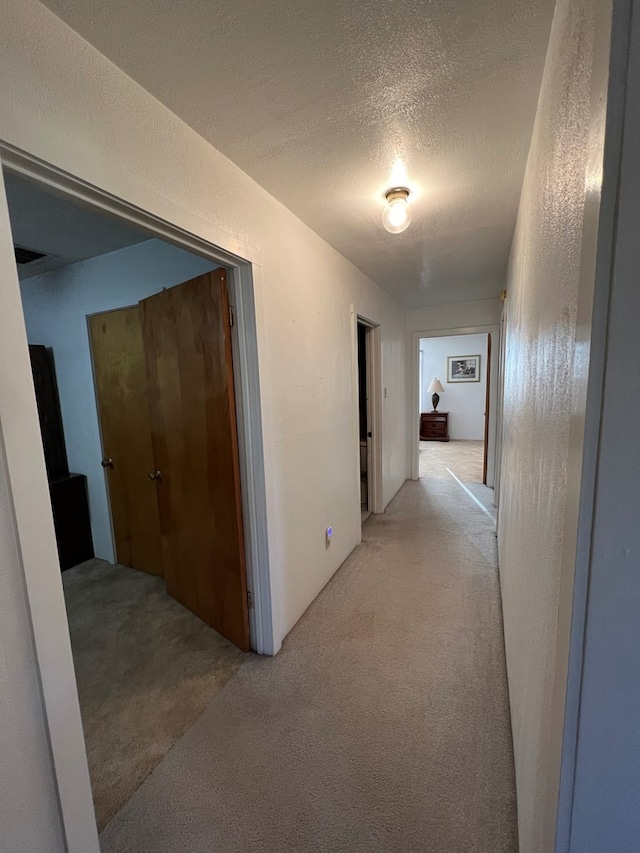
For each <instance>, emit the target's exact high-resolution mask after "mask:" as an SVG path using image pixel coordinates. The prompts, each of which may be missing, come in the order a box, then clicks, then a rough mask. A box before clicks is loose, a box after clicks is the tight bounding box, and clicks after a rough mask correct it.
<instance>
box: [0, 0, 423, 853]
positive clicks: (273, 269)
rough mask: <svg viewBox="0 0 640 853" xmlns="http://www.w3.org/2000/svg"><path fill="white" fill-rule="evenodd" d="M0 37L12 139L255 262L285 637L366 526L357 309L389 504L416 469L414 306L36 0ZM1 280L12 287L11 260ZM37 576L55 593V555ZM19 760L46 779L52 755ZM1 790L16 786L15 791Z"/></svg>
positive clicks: (11, 311)
mask: <svg viewBox="0 0 640 853" xmlns="http://www.w3.org/2000/svg"><path fill="white" fill-rule="evenodd" d="M0 33H1V34H2V36H1V37H2V45H1V50H0V72H1V76H2V81H3V84H2V86H1V87H0V137H1V138H2V140H4V141H5V142H7V143H10V144H11V145H13V146H15V147H16V148H18V149H20V150H23V151H27V152H29V153H30V154H32V155H34V156H35V157H38V158H40V159H42V160H44V161H46V162H52V163H54V164H55V165H56V166H57V167H59V168H60V169H62V170H63V171H66V172H69V173H71V174H74V175H77V176H79V177H80V178H82V179H83V180H85V181H87V182H88V183H89V184H93V185H97V186H99V187H101V188H103V189H105V190H107V191H108V192H109V193H111V194H113V195H114V196H116V197H119V198H124V199H126V200H127V201H129V202H130V203H132V204H134V205H136V206H137V207H139V208H141V209H143V210H148V211H150V212H152V213H153V214H154V215H156V216H158V217H159V218H160V219H163V220H166V221H169V222H171V223H174V224H176V225H178V226H179V227H181V228H183V229H185V230H186V231H189V232H193V233H196V234H197V235H199V236H201V237H202V238H204V239H207V240H210V241H212V242H214V243H216V244H218V245H222V247H223V248H225V249H228V250H229V251H232V252H235V253H237V254H240V255H241V256H245V257H246V256H247V254H249V255H250V256H251V257H252V259H253V260H254V261H255V269H254V282H255V288H256V311H257V323H258V348H259V349H258V354H259V366H260V379H261V396H262V402H263V413H262V414H263V426H264V432H265V442H266V446H265V454H266V457H267V463H266V470H267V497H268V506H267V512H268V530H269V533H270V537H271V538H270V542H269V548H270V559H271V565H272V570H273V572H274V576H275V578H276V580H277V581H278V584H277V587H276V591H277V600H275V601H274V606H275V616H276V633H277V638H279V637H283V636H284V635H285V634H286V633H287V632H288V631H289V630H290V628H291V627H292V626H293V625H294V624H295V622H296V620H297V619H298V618H299V617H300V615H301V614H302V613H303V612H304V610H305V608H306V607H307V606H308V605H309V603H310V602H311V601H312V600H313V598H314V597H315V596H316V595H317V594H318V592H319V591H320V590H321V589H322V587H323V586H324V585H325V584H326V583H327V581H328V580H329V579H330V577H331V576H332V575H333V573H334V572H335V571H336V569H337V568H338V567H339V565H340V564H341V563H342V562H343V560H344V559H345V558H346V556H347V555H348V554H349V552H350V551H351V550H352V549H353V548H354V547H355V546H356V545H357V544H358V543H359V541H360V537H361V525H360V504H359V500H360V499H359V482H358V446H357V440H356V436H357V431H356V422H355V418H356V411H357V410H356V407H355V406H354V404H353V395H354V393H355V388H354V379H355V371H354V369H353V360H354V355H355V352H354V346H353V344H354V330H353V323H352V314H351V310H352V306H353V308H354V309H355V311H356V312H357V313H358V314H360V315H362V316H365V317H367V318H369V319H370V320H372V321H373V322H376V323H379V324H380V329H381V347H382V384H383V386H384V387H386V388H387V389H388V396H387V397H386V398H385V399H384V400H383V430H382V432H383V439H382V440H383V459H384V466H383V472H382V473H383V481H384V482H383V492H384V500H385V503H386V502H388V501H389V500H390V499H391V498H392V496H393V495H394V494H395V492H396V491H397V489H398V488H399V487H400V486H401V485H402V483H403V482H404V480H405V479H406V477H407V473H408V471H407V467H408V466H407V443H406V442H407V421H406V411H407V405H406V324H405V311H404V310H402V309H401V308H400V307H399V306H398V305H397V303H395V302H394V300H393V299H392V298H391V297H390V296H389V295H388V294H386V293H385V292H383V291H382V290H380V289H379V288H378V287H377V286H376V285H374V284H373V283H372V282H371V281H370V280H369V279H368V278H367V277H366V276H364V275H363V274H362V273H361V272H359V271H358V270H357V269H356V268H355V267H354V266H353V265H352V264H350V263H348V262H347V261H346V260H345V259H344V258H343V257H342V256H341V255H339V254H338V253H337V252H336V251H334V250H333V249H332V248H330V247H329V246H328V245H327V244H326V243H325V242H324V241H323V240H321V239H320V238H319V237H318V236H317V235H316V234H314V233H313V232H312V231H311V230H310V229H309V228H308V227H307V226H305V225H304V224H303V223H302V222H300V221H299V220H298V219H297V218H296V217H295V216H293V215H292V214H291V213H290V212H289V211H287V210H286V208H284V207H283V206H282V205H281V204H279V203H278V202H277V201H275V200H274V199H273V198H272V197H271V196H270V195H269V194H268V193H266V192H265V191H264V190H262V189H261V188H260V187H259V186H258V185H257V184H256V183H255V182H254V181H252V180H251V179H250V178H249V177H248V176H247V175H245V174H244V173H243V172H241V171H240V170H239V169H238V168H237V167H236V166H234V165H233V164H232V163H231V162H230V161H229V160H227V159H226V158H225V157H223V156H222V155H221V154H220V153H219V152H217V151H216V150H215V149H214V148H212V147H211V146H210V145H209V144H207V143H206V142H205V141H204V140H203V139H202V138H201V137H199V136H198V135H197V134H196V133H195V132H194V131H192V130H191V129H190V128H189V127H187V125H185V124H184V123H183V122H182V121H180V120H179V119H178V118H176V117H175V116H174V115H172V114H171V113H170V112H169V111H168V110H167V109H166V108H165V107H163V106H162V105H161V104H160V103H159V102H158V101H156V100H155V99H154V98H152V97H151V96H150V95H149V94H148V93H147V92H145V91H144V90H143V89H142V88H141V87H140V86H138V85H137V84H136V83H134V82H133V81H132V80H131V79H129V78H128V77H127V76H126V75H125V74H123V73H122V72H121V71H120V70H119V69H118V68H117V67H116V66H115V65H113V64H112V63H110V62H109V61H107V60H106V59H105V58H104V57H103V56H102V55H101V54H100V53H99V52H98V51H96V50H95V49H93V48H92V47H91V46H90V45H88V44H87V43H86V42H84V41H83V40H82V39H81V38H80V37H79V36H78V35H77V34H75V33H74V32H73V31H71V30H70V29H69V28H68V27H66V26H65V25H64V24H63V23H62V22H61V21H60V20H59V19H57V18H56V17H55V15H53V14H52V13H51V12H50V11H49V10H48V9H46V8H45V7H44V6H42V5H41V4H39V3H37V2H36V0H7V2H5V3H3V4H2V6H1V7H0ZM0 203H1V201H0ZM0 227H1V222H0ZM3 257H4V263H5V265H6V264H9V254H8V253H7V255H6V256H3ZM14 277H15V276H14ZM4 281H5V287H6V288H7V295H8V296H9V297H10V295H11V292H10V286H11V284H10V276H9V272H8V271H7V276H6V279H5V280H4ZM17 286H18V285H17V279H16V280H15V287H16V288H17ZM4 305H5V302H4V294H3V312H2V313H1V314H0V338H1V337H2V335H4V334H5V329H6V328H10V329H11V328H16V327H18V326H19V325H20V324H21V323H22V319H21V316H20V313H19V311H18V310H17V309H16V308H15V301H12V300H11V299H10V298H8V299H7V300H6V305H7V308H6V309H5V307H4ZM11 340H14V338H11ZM17 340H19V338H18V339H17ZM27 358H28V356H27V352H26V349H25V350H24V351H22V349H21V347H20V346H18V347H16V349H15V351H14V352H12V353H11V365H10V369H7V370H5V372H4V373H3V374H2V375H1V378H2V380H3V381H2V384H0V422H1V421H2V418H3V416H4V417H8V418H11V419H13V420H15V419H18V418H22V419H23V423H25V424H29V418H30V417H31V418H35V411H34V410H29V411H27V412H25V411H23V409H24V407H25V406H26V403H24V404H22V405H17V404H16V400H18V401H22V400H23V399H25V398H24V396H23V394H22V390H21V385H20V384H19V383H20V382H21V381H22V380H21V379H20V377H24V376H25V375H26V372H25V371H26V369H27ZM12 422H13V421H12ZM12 435H13V439H14V444H12V448H11V449H12V453H15V454H16V455H17V456H19V457H20V460H21V462H20V466H19V468H18V469H16V477H18V478H19V477H20V476H24V477H25V478H27V477H28V476H31V475H33V477H34V478H35V480H36V481H37V477H39V476H40V473H41V469H40V468H37V470H36V468H35V467H33V466H35V465H36V462H35V461H34V462H33V463H32V462H30V461H29V455H28V450H29V446H28V443H27V442H28V441H30V438H29V436H31V435H32V430H31V429H27V430H26V431H25V444H24V446H23V445H22V444H21V443H20V436H19V434H18V432H17V430H16V431H15V433H13V434H12ZM38 464H40V463H38ZM310 483H311V484H313V488H310V487H309V484H310ZM38 506H40V504H38ZM31 523H32V527H33V531H34V535H36V536H37V533H38V530H39V528H40V526H41V524H43V525H44V524H47V523H49V521H48V519H47V518H46V517H42V516H41V515H38V513H37V512H36V511H35V510H34V513H33V515H32V519H31ZM329 524H331V525H332V526H333V529H334V535H333V540H332V545H331V548H329V549H325V547H324V531H325V528H326V527H327V526H328V525H329ZM10 568H11V571H13V572H20V567H19V566H17V565H15V564H12V565H11V567H10ZM30 571H32V572H33V574H34V576H38V578H39V581H40V588H41V589H42V590H43V594H45V593H47V592H48V591H49V592H51V591H54V592H55V595H54V596H53V598H54V599H55V600H56V601H57V598H56V596H57V595H58V593H59V587H60V578H59V576H58V575H57V574H56V571H55V566H54V565H53V564H51V565H47V564H46V561H45V562H38V563H35V564H33V565H30ZM56 606H57V605H56ZM15 634H16V637H15V641H16V643H18V642H22V643H24V642H28V641H29V640H28V637H27V636H26V635H25V633H24V628H23V627H21V626H20V625H17V626H16V627H15ZM277 638H276V639H277ZM65 666H66V665H65ZM66 672H67V670H66V669H65V673H66ZM54 710H55V717H52V719H54V721H58V720H59V719H60V720H62V719H64V710H65V703H64V697H63V699H61V701H60V703H59V704H58V705H57V706H56V708H55V709H54ZM50 725H51V724H50ZM3 734H4V733H3ZM78 736H79V737H80V735H78ZM24 761H25V762H27V763H28V764H29V765H30V766H31V767H32V768H33V770H34V772H39V773H40V774H41V775H42V776H43V777H44V778H46V777H47V774H48V772H49V756H48V753H45V752H43V751H41V750H40V751H38V750H36V751H35V752H34V753H33V754H30V755H28V756H24ZM80 775H81V774H80ZM71 789H72V790H73V785H71ZM1 796H2V798H3V801H4V800H8V801H10V800H12V799H13V797H14V795H13V793H12V792H11V791H10V790H6V789H3V790H2V792H1ZM66 802H68V803H72V802H73V798H72V797H71V796H69V798H68V799H67V800H66ZM2 807H3V808H4V802H3V803H2ZM33 807H34V808H35V803H34V804H33ZM83 817H84V818H85V819H86V814H84V815H82V814H81V815H79V814H77V813H76V812H74V814H73V817H72V818H70V823H71V824H72V825H73V826H74V827H76V828H77V827H78V825H79V824H81V823H82V820H83ZM54 849H55V846H54V845H53V844H52V845H51V847H50V850H52V851H53V850H54ZM76 849H78V848H77V847H76ZM88 850H89V848H88V847H86V846H85V847H84V849H83V851H82V853H88Z"/></svg>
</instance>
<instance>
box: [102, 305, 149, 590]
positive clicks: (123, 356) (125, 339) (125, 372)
mask: <svg viewBox="0 0 640 853" xmlns="http://www.w3.org/2000/svg"><path fill="white" fill-rule="evenodd" d="M89 331H90V338H91V352H92V356H93V371H94V377H95V388H96V396H97V403H98V415H99V417H100V429H101V434H102V449H103V457H104V458H103V460H102V461H103V467H104V468H105V470H106V475H107V482H108V487H109V498H110V504H111V521H112V524H113V533H114V539H115V546H116V558H117V560H118V562H119V563H122V565H124V566H131V567H132V568H134V569H142V570H143V571H145V572H151V573H152V574H155V575H162V574H163V564H162V545H161V539H160V516H159V512H158V499H157V495H156V490H155V488H154V486H153V483H150V482H149V479H148V473H149V471H151V470H153V469H154V462H153V447H152V444H151V423H150V420H149V396H148V388H147V364H146V359H145V354H144V340H143V337H142V321H141V314H140V310H139V308H138V306H137V305H134V306H133V307H131V308H121V309H119V310H117V311H108V312H106V313H103V314H94V315H92V316H91V317H89Z"/></svg>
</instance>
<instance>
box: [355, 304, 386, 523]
mask: <svg viewBox="0 0 640 853" xmlns="http://www.w3.org/2000/svg"><path fill="white" fill-rule="evenodd" d="M352 316H353V320H354V323H355V347H356V348H355V351H354V356H355V381H356V400H357V413H356V418H357V421H356V422H357V425H358V429H357V437H358V468H359V474H360V479H359V482H360V489H359V495H360V519H361V522H362V523H364V522H365V521H366V520H367V518H368V517H369V516H370V515H371V513H381V512H384V505H383V497H382V484H381V481H380V476H381V471H382V441H381V439H382V405H381V398H382V388H381V384H382V380H381V367H380V359H381V353H380V326H379V325H377V324H376V323H372V322H370V321H369V320H367V319H366V318H364V317H359V316H356V315H355V312H353V309H352Z"/></svg>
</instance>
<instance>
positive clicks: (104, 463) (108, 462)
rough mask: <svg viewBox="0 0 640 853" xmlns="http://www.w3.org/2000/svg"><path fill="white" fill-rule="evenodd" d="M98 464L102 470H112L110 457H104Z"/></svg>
mask: <svg viewBox="0 0 640 853" xmlns="http://www.w3.org/2000/svg"><path fill="white" fill-rule="evenodd" d="M100 464H101V465H102V467H103V468H113V459H112V458H111V457H110V456H105V457H104V459H103V460H102V462H101V463H100Z"/></svg>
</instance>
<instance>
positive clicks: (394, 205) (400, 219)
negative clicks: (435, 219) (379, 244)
mask: <svg viewBox="0 0 640 853" xmlns="http://www.w3.org/2000/svg"><path fill="white" fill-rule="evenodd" d="M384 197H385V198H386V200H387V203H386V205H385V208H384V210H383V212H382V224H383V225H384V227H385V228H386V229H387V231H388V232H389V233H390V234H400V232H401V231H404V230H405V228H407V227H408V225H409V223H410V222H411V208H410V206H409V202H408V198H409V190H408V189H407V188H406V187H394V188H393V189H390V190H387V191H386V193H385V194H384Z"/></svg>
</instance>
